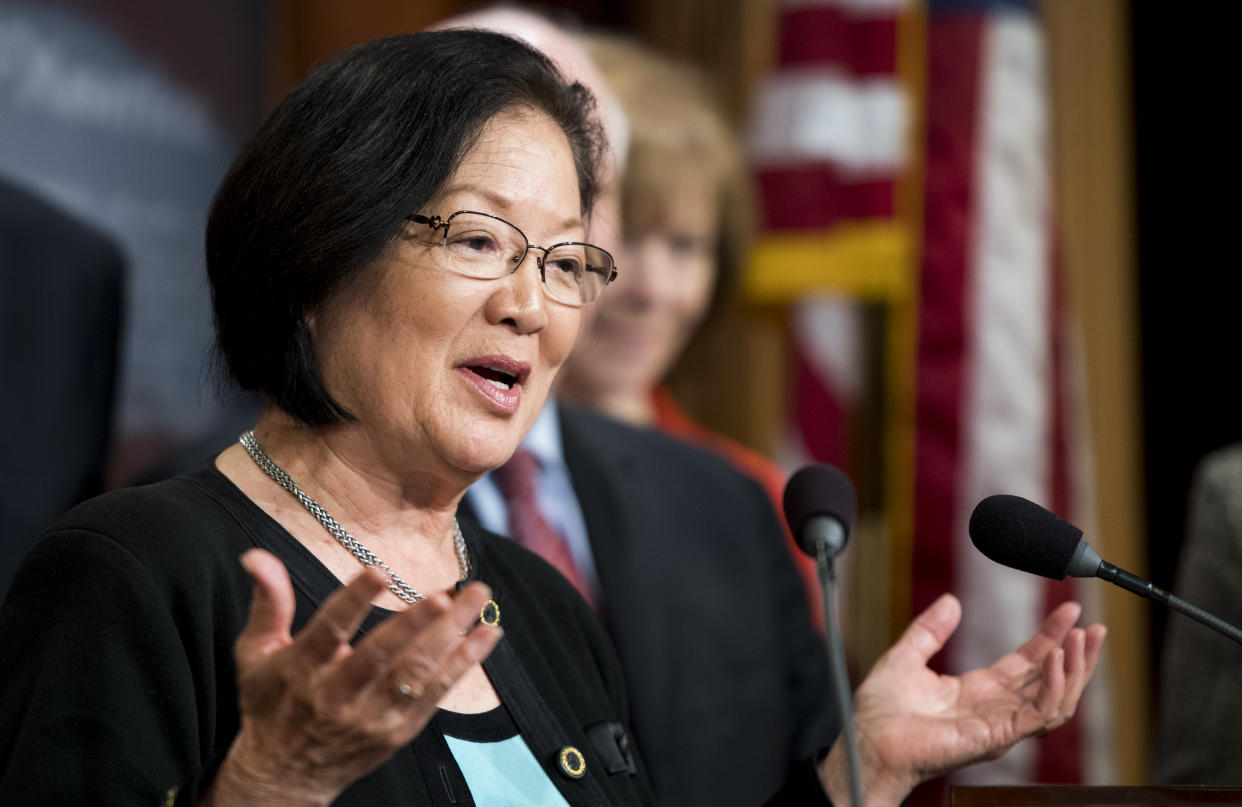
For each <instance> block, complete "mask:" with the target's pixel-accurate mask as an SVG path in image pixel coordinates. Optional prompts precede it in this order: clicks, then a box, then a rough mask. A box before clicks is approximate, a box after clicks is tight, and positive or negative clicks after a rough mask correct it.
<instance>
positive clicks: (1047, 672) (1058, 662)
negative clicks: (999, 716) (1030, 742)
mask: <svg viewBox="0 0 1242 807" xmlns="http://www.w3.org/2000/svg"><path fill="white" fill-rule="evenodd" d="M1043 672H1044V682H1043V685H1042V686H1041V687H1040V688H1039V694H1038V695H1037V696H1036V698H1035V710H1036V714H1035V715H1033V716H1032V722H1031V724H1030V725H1028V726H1022V727H1019V731H1020V732H1021V733H1022V734H1024V735H1025V734H1030V733H1032V732H1035V731H1047V730H1049V729H1052V728H1054V727H1056V726H1059V725H1060V724H1061V723H1062V722H1064V716H1063V715H1062V714H1061V705H1062V703H1063V702H1064V699H1065V651H1064V650H1063V649H1062V648H1060V647H1058V648H1056V649H1054V650H1052V651H1051V652H1050V653H1048V655H1047V656H1046V657H1045V658H1044V663H1043Z"/></svg>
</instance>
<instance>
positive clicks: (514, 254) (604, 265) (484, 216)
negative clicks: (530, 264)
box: [407, 210, 617, 306]
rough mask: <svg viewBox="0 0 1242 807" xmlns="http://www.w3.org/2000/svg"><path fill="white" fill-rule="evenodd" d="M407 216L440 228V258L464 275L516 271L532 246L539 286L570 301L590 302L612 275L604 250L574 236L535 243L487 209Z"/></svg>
mask: <svg viewBox="0 0 1242 807" xmlns="http://www.w3.org/2000/svg"><path fill="white" fill-rule="evenodd" d="M407 218H408V219H409V220H410V221H413V222H416V223H418V224H426V225H427V226H428V227H430V228H431V229H432V231H433V232H435V231H439V230H443V231H444V239H443V241H442V242H441V246H442V247H443V251H442V255H443V259H444V260H445V261H446V263H447V264H448V265H449V267H450V268H451V269H452V270H453V271H456V272H460V273H462V274H464V275H466V276H467V277H475V278H480V279H482V280H499V279H500V278H502V277H506V276H508V275H510V274H512V273H514V272H516V271H517V269H518V267H519V266H521V265H522V261H524V260H526V253H527V252H529V251H530V250H532V249H537V250H539V251H540V252H542V253H543V256H542V257H540V256H535V260H536V262H537V263H538V265H539V279H540V280H541V281H542V282H543V287H544V288H545V289H547V292H548V294H549V295H551V297H552V299H554V300H557V301H559V302H562V303H566V304H568V305H573V306H581V305H587V304H588V303H593V302H595V300H597V299H598V298H599V295H600V294H601V293H602V292H603V290H604V287H605V286H607V285H608V284H609V283H611V282H612V281H613V280H614V279H615V278H616V277H617V268H616V263H615V262H614V261H613V259H612V255H609V254H608V252H606V251H605V250H602V249H600V248H599V247H597V246H594V245H593V244H583V243H581V242H578V241H566V242H564V243H560V244H553V245H552V246H550V247H541V246H538V245H537V244H532V243H531V242H530V241H528V240H527V239H526V234H525V233H523V232H522V231H521V230H519V229H518V228H517V227H515V226H513V225H512V224H510V223H509V222H507V221H505V220H504V219H502V218H499V217H497V216H493V215H491V214H490V213H479V212H477V211H474V210H458V211H457V212H456V213H454V214H453V215H451V216H449V217H448V218H447V219H441V218H440V217H439V216H423V215H415V216H408V217H407Z"/></svg>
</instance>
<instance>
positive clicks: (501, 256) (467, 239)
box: [444, 213, 526, 279]
mask: <svg viewBox="0 0 1242 807" xmlns="http://www.w3.org/2000/svg"><path fill="white" fill-rule="evenodd" d="M444 254H445V257H446V258H447V259H448V261H449V264H450V265H451V266H452V267H453V268H454V269H455V270H456V271H458V272H461V273H462V274H464V275H467V276H469V277H478V278H488V279H491V278H500V277H504V276H505V275H507V274H509V272H511V271H512V270H513V268H514V267H515V266H517V265H518V264H519V263H521V261H522V257H523V256H524V255H525V254H526V237H525V236H524V235H522V233H521V231H520V230H518V229H517V228H516V227H514V226H513V225H512V224H509V223H508V222H507V221H502V220H501V219H497V218H492V217H491V216H485V215H483V214H481V213H457V214H455V215H454V216H453V218H452V219H451V220H450V221H449V226H448V230H447V231H446V232H445V236H444Z"/></svg>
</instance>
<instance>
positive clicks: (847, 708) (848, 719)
mask: <svg viewBox="0 0 1242 807" xmlns="http://www.w3.org/2000/svg"><path fill="white" fill-rule="evenodd" d="M834 554H835V553H834V552H833V551H832V548H831V547H830V546H829V544H828V541H825V540H822V539H821V540H819V541H817V542H816V547H815V568H816V570H817V571H818V572H819V586H820V603H821V605H822V606H823V610H824V641H825V642H826V643H827V645H828V663H829V666H830V670H831V672H832V689H833V695H834V696H835V698H836V701H837V711H838V712H839V713H840V715H841V733H842V734H844V735H845V759H846V762H847V766H848V769H849V785H850V803H851V804H852V805H853V807H863V798H862V770H861V766H860V764H859V761H858V740H857V738H855V736H854V701H853V699H852V698H851V695H850V679H849V673H848V672H847V671H846V668H845V646H844V645H843V644H842V641H841V631H840V629H839V628H838V626H837V615H836V601H837V575H836V569H835V567H834V565H833V555H834Z"/></svg>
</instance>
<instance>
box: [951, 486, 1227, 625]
mask: <svg viewBox="0 0 1242 807" xmlns="http://www.w3.org/2000/svg"><path fill="white" fill-rule="evenodd" d="M970 540H971V542H972V543H973V544H974V545H975V548H976V549H978V550H979V551H980V552H982V553H983V554H984V555H986V556H987V557H988V558H990V559H991V560H994V561H996V562H997V563H999V564H1001V565H1002V566H1008V567H1009V568H1011V569H1017V570H1018V571H1020V572H1029V573H1030V574H1037V575H1039V576H1041V577H1049V578H1052V579H1053V580H1064V579H1065V578H1066V577H1067V576H1069V577H1099V578H1100V579H1102V580H1107V581H1108V582H1110V583H1113V584H1114V585H1117V586H1120V587H1121V588H1124V589H1125V590H1126V591H1130V592H1132V593H1134V594H1138V595H1139V596H1140V597H1146V598H1148V599H1151V600H1155V601H1156V602H1160V603H1163V604H1165V605H1167V606H1168V607H1170V608H1172V609H1173V610H1174V611H1177V612H1178V613H1180V614H1184V615H1186V616H1188V617H1190V618H1191V619H1194V620H1196V621H1197V622H1200V623H1202V624H1204V625H1207V626H1208V627H1209V628H1212V629H1213V630H1215V631H1217V632H1219V633H1222V634H1224V635H1225V636H1228V637H1229V638H1230V639H1233V640H1234V641H1235V642H1238V643H1239V644H1242V630H1238V629H1237V628H1236V627H1234V626H1233V625H1230V624H1229V623H1228V622H1225V621H1224V620H1223V619H1220V618H1218V617H1216V616H1213V615H1212V614H1209V613H1208V612H1207V611H1204V610H1203V609H1202V608H1199V607H1197V606H1194V605H1191V604H1190V603H1188V602H1186V601H1185V600H1181V599H1178V598H1177V597H1174V596H1173V595H1172V594H1170V593H1169V592H1167V591H1165V590H1163V589H1161V588H1157V587H1156V586H1155V585H1154V584H1152V583H1151V582H1150V581H1148V580H1144V579H1143V578H1141V577H1139V576H1138V575H1135V574H1131V573H1130V572H1127V571H1126V570H1125V569H1119V568H1117V567H1116V566H1114V565H1113V564H1111V563H1109V562H1108V561H1106V560H1104V559H1102V558H1101V557H1100V555H1099V553H1098V552H1096V551H1095V549H1094V548H1092V546H1091V544H1089V543H1087V542H1086V541H1084V540H1082V530H1080V529H1078V528H1077V527H1075V526H1074V525H1073V524H1070V523H1069V522H1068V521H1065V520H1063V519H1061V518H1060V517H1059V516H1057V515H1056V514H1055V513H1052V512H1051V511H1049V510H1045V509H1044V508H1043V507H1040V506H1039V505H1038V504H1035V502H1032V501H1030V500H1028V499H1024V498H1022V497H1021V496H1011V495H1009V494H1000V495H996V496H988V497H987V498H986V499H984V500H983V501H981V502H979V504H977V505H975V509H974V512H972V513H971V514H970Z"/></svg>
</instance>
